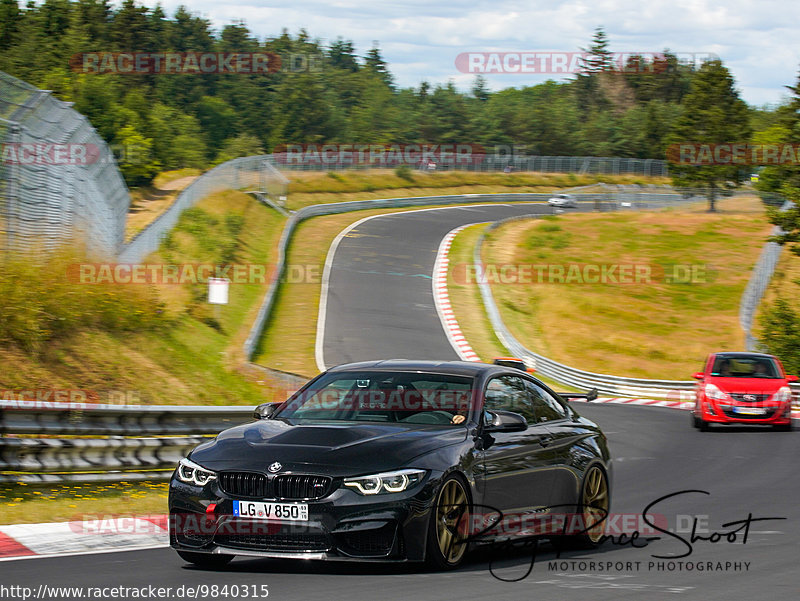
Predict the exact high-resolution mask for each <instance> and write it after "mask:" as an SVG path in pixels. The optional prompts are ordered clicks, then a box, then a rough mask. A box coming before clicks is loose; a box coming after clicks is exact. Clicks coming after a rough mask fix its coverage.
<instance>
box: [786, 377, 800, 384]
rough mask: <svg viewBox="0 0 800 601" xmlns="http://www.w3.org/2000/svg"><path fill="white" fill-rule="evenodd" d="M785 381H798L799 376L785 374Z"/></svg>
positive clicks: (791, 382)
mask: <svg viewBox="0 0 800 601" xmlns="http://www.w3.org/2000/svg"><path fill="white" fill-rule="evenodd" d="M786 381H787V382H789V383H790V384H793V383H794V382H800V378H798V377H797V376H786Z"/></svg>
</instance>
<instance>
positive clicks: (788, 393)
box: [772, 386, 792, 403]
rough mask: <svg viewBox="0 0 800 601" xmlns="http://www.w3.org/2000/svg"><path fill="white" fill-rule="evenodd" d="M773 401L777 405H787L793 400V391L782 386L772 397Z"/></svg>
mask: <svg viewBox="0 0 800 601" xmlns="http://www.w3.org/2000/svg"><path fill="white" fill-rule="evenodd" d="M772 400H773V401H775V402H776V403H787V402H790V401H791V400H792V389H791V388H789V387H788V386H781V387H780V388H779V389H778V392H776V393H775V394H774V395H773V396H772Z"/></svg>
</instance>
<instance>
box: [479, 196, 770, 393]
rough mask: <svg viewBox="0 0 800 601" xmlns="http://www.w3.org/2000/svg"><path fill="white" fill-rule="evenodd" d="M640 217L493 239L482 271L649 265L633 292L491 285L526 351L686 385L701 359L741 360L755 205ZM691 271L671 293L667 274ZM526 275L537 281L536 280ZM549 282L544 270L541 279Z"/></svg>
mask: <svg viewBox="0 0 800 601" xmlns="http://www.w3.org/2000/svg"><path fill="white" fill-rule="evenodd" d="M720 209H721V210H720V212H719V213H716V214H711V213H707V212H705V209H704V207H702V206H696V207H692V208H690V209H689V210H675V209H670V210H665V211H654V212H641V213H614V214H571V215H564V216H562V217H559V218H558V219H556V220H552V221H551V220H536V221H523V222H512V223H510V224H508V225H505V226H503V227H502V228H500V230H497V231H495V232H492V234H491V236H490V239H489V241H488V242H487V244H486V246H485V248H484V257H483V258H484V261H485V262H486V263H487V265H503V264H513V265H540V264H541V265H547V266H549V265H554V266H569V265H570V264H575V265H580V266H583V265H600V266H602V265H615V264H617V265H646V266H650V267H651V269H652V277H651V278H648V280H647V281H645V282H640V283H638V284H628V285H625V284H613V283H607V284H602V283H597V284H593V283H557V282H552V283H548V282H547V279H548V277H547V275H545V276H544V278H543V279H544V280H545V281H544V283H529V284H511V283H509V284H505V285H503V284H495V285H493V292H494V294H495V298H496V300H497V303H498V306H499V307H500V310H501V313H502V315H503V319H504V321H505V323H506V325H507V326H508V327H509V328H510V329H511V330H512V331H513V332H514V333H515V335H516V336H517V338H518V339H519V340H520V341H521V342H523V344H525V345H526V346H528V347H529V348H531V349H532V350H535V351H537V352H540V353H541V354H544V355H546V356H548V357H552V358H553V359H555V360H557V361H560V362H563V363H566V364H568V365H572V366H574V367H579V368H582V369H586V370H589V371H596V372H601V373H614V374H619V375H626V376H635V377H651V378H675V379H687V378H688V377H689V374H691V373H692V371H694V370H695V369H696V368H697V366H698V365H699V364H700V362H701V361H702V359H703V357H704V356H705V355H706V353H707V352H709V351H712V350H718V349H739V348H742V347H743V344H744V339H743V333H742V331H741V328H740V327H739V323H738V310H739V299H740V297H741V293H742V292H743V290H744V287H745V285H746V283H747V281H748V279H749V276H750V271H751V269H752V266H753V264H754V263H755V261H756V259H757V257H758V255H759V253H760V251H761V247H762V245H763V243H764V241H765V238H766V236H767V235H768V234H769V230H770V226H769V224H768V223H767V222H766V219H765V217H764V212H763V210H762V209H761V207H760V203H759V202H758V201H757V200H755V199H749V200H748V199H739V198H737V199H730V200H724V201H722V203H721V205H720ZM676 264H677V265H682V266H683V265H698V266H700V267H699V268H700V269H702V273H698V274H697V275H698V277H697V278H696V279H697V280H698V281H695V282H693V283H685V284H680V283H670V282H668V281H666V275H665V274H666V273H671V271H670V269H671V268H670V267H667V268H666V269H665V268H664V267H663V266H666V265H670V266H671V265H676ZM533 273H536V272H535V271H534V272H533ZM543 273H544V274H547V273H548V272H547V271H546V270H545V271H544V272H543Z"/></svg>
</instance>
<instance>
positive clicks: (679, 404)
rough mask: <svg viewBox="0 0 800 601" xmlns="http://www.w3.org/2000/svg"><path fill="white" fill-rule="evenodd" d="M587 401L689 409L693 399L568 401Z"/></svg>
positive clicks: (605, 398)
mask: <svg viewBox="0 0 800 601" xmlns="http://www.w3.org/2000/svg"><path fill="white" fill-rule="evenodd" d="M575 401H579V402H583V403H586V402H589V403H591V404H592V405H594V404H596V403H609V404H612V405H646V406H648V407H666V408H667V409H683V410H689V409H692V408H693V407H694V402H693V401H666V400H657V399H629V398H623V397H602V398H597V399H595V400H593V401H586V400H585V399H570V402H571V403H572V402H575Z"/></svg>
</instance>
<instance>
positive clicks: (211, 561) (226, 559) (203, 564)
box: [178, 551, 233, 570]
mask: <svg viewBox="0 0 800 601" xmlns="http://www.w3.org/2000/svg"><path fill="white" fill-rule="evenodd" d="M178 555H179V556H180V558H181V559H182V560H184V561H188V562H189V563H191V564H194V565H196V566H197V567H198V568H203V569H205V570H213V569H216V568H222V567H225V566H226V565H228V564H229V563H230V562H231V560H232V559H233V555H211V554H210V553H192V552H191V551H178Z"/></svg>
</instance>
